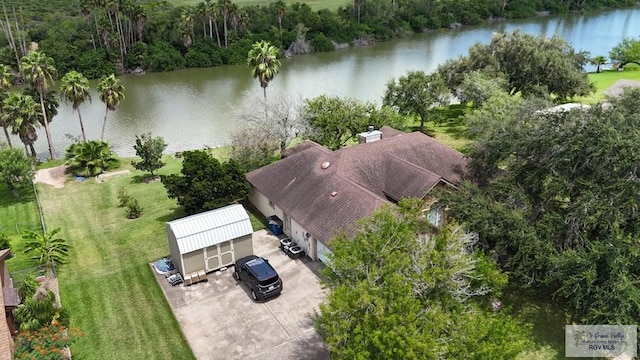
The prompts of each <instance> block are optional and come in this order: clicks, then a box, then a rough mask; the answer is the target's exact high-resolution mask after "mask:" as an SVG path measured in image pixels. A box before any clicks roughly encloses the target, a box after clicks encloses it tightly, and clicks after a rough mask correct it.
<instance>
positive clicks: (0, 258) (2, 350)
mask: <svg viewBox="0 0 640 360" xmlns="http://www.w3.org/2000/svg"><path fill="white" fill-rule="evenodd" d="M9 256H11V251H10V250H9V249H4V250H0V285H2V291H0V305H2V306H3V307H4V315H5V321H4V322H3V323H2V324H0V360H11V353H12V349H13V337H12V336H14V335H16V334H17V332H18V331H17V328H16V325H15V322H14V319H13V310H15V309H16V308H17V307H18V305H19V304H20V298H19V297H18V289H16V288H14V287H13V281H12V280H11V278H10V277H9V270H8V269H7V266H6V264H5V260H6V259H8V258H9Z"/></svg>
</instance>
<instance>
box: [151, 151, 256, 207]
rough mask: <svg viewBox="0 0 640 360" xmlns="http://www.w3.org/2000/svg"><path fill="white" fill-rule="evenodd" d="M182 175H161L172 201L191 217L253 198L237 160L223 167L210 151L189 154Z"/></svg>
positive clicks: (184, 162) (185, 159)
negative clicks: (248, 197)
mask: <svg viewBox="0 0 640 360" xmlns="http://www.w3.org/2000/svg"><path fill="white" fill-rule="evenodd" d="M183 156H184V160H183V162H182V170H181V171H180V172H181V174H179V175H178V174H173V175H166V176H165V175H161V176H160V179H161V180H162V184H163V185H164V187H165V188H166V189H167V193H168V194H169V197H170V198H172V199H177V201H178V204H179V205H180V206H182V207H183V208H184V210H185V211H186V212H187V214H195V213H199V212H202V211H206V210H212V209H216V208H219V207H222V206H225V205H228V204H230V203H232V202H234V201H237V200H242V199H244V198H245V197H246V196H247V195H248V194H249V189H250V186H249V183H248V182H247V180H246V179H245V176H244V172H243V171H242V169H241V167H240V166H239V164H238V163H237V162H236V161H234V160H229V161H228V162H224V163H220V161H218V159H216V158H214V157H213V156H211V155H210V154H208V153H207V152H206V151H203V150H198V151H185V152H184V153H183Z"/></svg>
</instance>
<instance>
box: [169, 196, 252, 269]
mask: <svg viewBox="0 0 640 360" xmlns="http://www.w3.org/2000/svg"><path fill="white" fill-rule="evenodd" d="M252 233H253V227H252V226H251V220H250V219H249V215H248V214H247V211H246V210H245V209H244V207H242V205H239V204H238V205H229V206H226V207H223V208H220V209H216V210H211V211H207V212H205V213H201V214H196V215H192V216H188V217H185V218H182V219H178V220H174V221H170V222H168V223H167V239H168V241H169V251H170V253H171V260H172V261H173V265H174V266H175V267H176V269H177V270H178V271H180V273H181V274H182V275H185V274H189V273H192V272H195V271H199V270H204V271H206V272H210V271H213V270H216V269H219V268H222V267H224V266H228V265H231V264H233V263H234V262H235V261H236V259H239V258H242V257H244V256H248V255H252V254H253V242H252V241H251V234H252Z"/></svg>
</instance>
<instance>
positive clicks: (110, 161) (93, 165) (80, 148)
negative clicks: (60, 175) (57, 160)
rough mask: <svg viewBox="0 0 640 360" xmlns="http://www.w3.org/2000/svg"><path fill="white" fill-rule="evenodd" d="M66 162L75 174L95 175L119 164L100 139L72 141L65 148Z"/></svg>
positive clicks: (107, 145)
mask: <svg viewBox="0 0 640 360" xmlns="http://www.w3.org/2000/svg"><path fill="white" fill-rule="evenodd" d="M65 158H66V160H67V161H66V163H67V164H68V165H69V168H70V169H71V171H72V172H73V173H74V174H76V175H81V176H95V175H98V174H102V173H103V172H105V171H107V170H110V169H115V168H117V167H118V166H120V159H118V156H117V155H116V154H114V152H113V151H111V147H110V146H109V144H108V143H107V142H105V141H102V140H91V141H86V142H79V143H73V144H71V145H70V146H69V147H68V148H67V154H66V156H65Z"/></svg>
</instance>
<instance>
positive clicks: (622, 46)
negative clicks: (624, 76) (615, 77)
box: [609, 37, 640, 68]
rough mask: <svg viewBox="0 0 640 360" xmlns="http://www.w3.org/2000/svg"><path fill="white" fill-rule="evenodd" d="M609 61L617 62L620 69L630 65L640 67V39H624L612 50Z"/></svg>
mask: <svg viewBox="0 0 640 360" xmlns="http://www.w3.org/2000/svg"><path fill="white" fill-rule="evenodd" d="M609 59H611V60H612V61H615V62H616V66H617V67H618V68H623V67H624V66H625V65H627V64H628V63H634V64H638V65H640V37H638V38H637V39H634V38H624V39H623V40H622V41H620V43H618V44H617V45H616V46H614V47H613V49H611V51H610V52H609Z"/></svg>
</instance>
